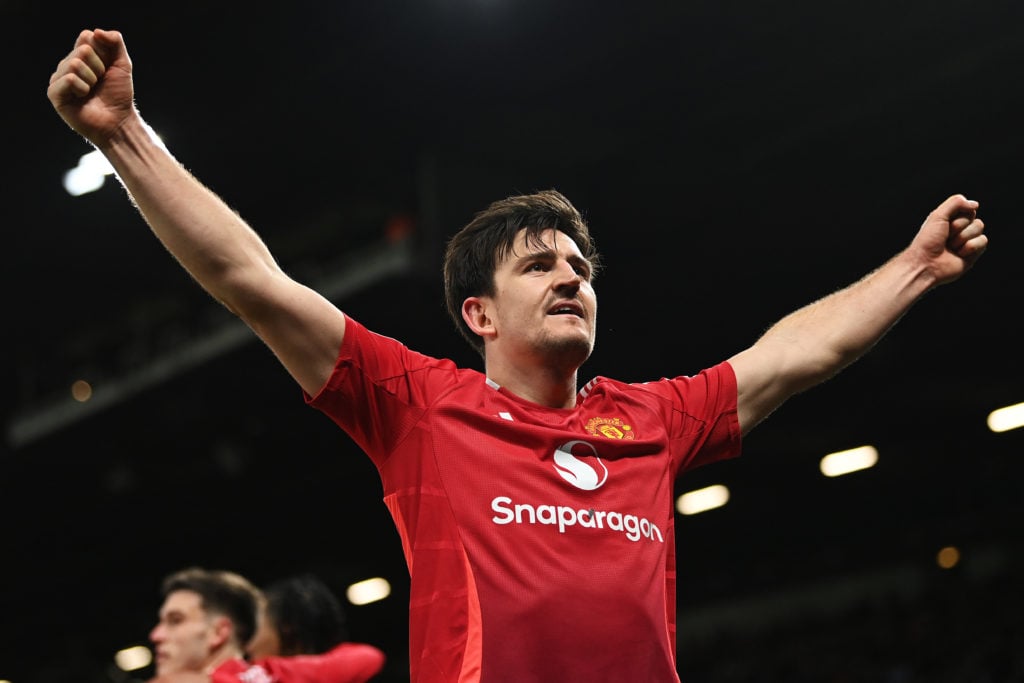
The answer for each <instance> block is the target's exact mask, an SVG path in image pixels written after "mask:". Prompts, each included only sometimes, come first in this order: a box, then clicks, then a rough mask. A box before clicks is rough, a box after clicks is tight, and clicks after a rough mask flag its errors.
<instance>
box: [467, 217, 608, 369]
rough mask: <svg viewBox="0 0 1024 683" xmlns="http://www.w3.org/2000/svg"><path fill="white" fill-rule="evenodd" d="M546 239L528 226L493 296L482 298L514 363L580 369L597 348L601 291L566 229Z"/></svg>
mask: <svg viewBox="0 0 1024 683" xmlns="http://www.w3.org/2000/svg"><path fill="white" fill-rule="evenodd" d="M542 241H543V244H527V242H526V231H525V230H522V231H520V232H519V235H518V236H517V238H516V244H515V247H514V249H513V250H512V251H511V252H510V253H509V255H508V256H507V257H506V258H505V259H504V260H503V261H502V262H501V263H499V264H498V267H497V269H496V270H495V274H494V282H495V295H494V296H493V297H481V299H480V301H481V302H482V304H483V306H484V308H485V311H486V320H487V322H488V323H489V325H491V326H492V331H493V334H494V336H493V340H492V341H493V342H494V343H492V344H491V347H489V348H488V353H489V354H490V353H492V351H494V350H497V351H498V352H499V353H500V354H502V355H504V356H506V357H507V358H509V359H511V360H512V361H513V362H526V363H530V362H534V363H538V362H539V363H542V364H546V365H552V364H553V365H555V366H557V367H560V368H565V369H568V368H570V367H571V368H572V370H575V369H577V368H578V367H579V366H580V365H582V364H583V362H584V361H585V360H586V359H587V358H588V357H589V356H590V353H591V351H593V349H594V340H595V335H596V329H597V326H596V323H597V296H596V295H595V293H594V288H593V285H592V284H591V282H590V278H591V269H590V264H589V263H588V262H587V260H586V259H584V258H583V255H582V253H581V252H580V250H579V247H577V246H576V243H575V242H573V241H572V240H571V239H570V238H569V237H567V236H566V235H565V234H564V233H562V232H559V231H557V230H549V231H547V232H545V233H543V234H542Z"/></svg>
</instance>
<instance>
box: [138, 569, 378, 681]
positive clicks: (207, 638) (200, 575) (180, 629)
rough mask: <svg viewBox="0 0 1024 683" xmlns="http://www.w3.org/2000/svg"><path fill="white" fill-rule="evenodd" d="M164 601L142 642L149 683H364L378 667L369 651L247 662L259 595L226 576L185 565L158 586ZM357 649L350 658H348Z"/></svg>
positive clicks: (235, 577)
mask: <svg viewBox="0 0 1024 683" xmlns="http://www.w3.org/2000/svg"><path fill="white" fill-rule="evenodd" d="M161 593H162V595H163V598H164V601H163V604H162V605H161V607H160V613H159V620H158V622H157V625H156V626H155V627H153V630H152V631H151V632H150V634H149V637H150V640H151V641H152V642H153V648H154V650H155V655H156V658H155V661H156V676H155V677H154V678H153V679H151V681H150V683H191V682H192V681H196V680H199V678H198V676H206V677H207V683H257V682H259V683H268V682H271V681H273V682H275V683H365V681H369V680H370V679H372V678H373V676H375V675H377V674H378V673H379V672H380V670H381V668H383V666H384V655H383V653H382V652H381V651H379V650H376V648H370V646H361V645H356V644H353V648H352V649H351V650H346V651H341V652H340V653H339V652H337V651H331V652H328V653H325V654H322V655H307V656H301V657H283V656H267V657H264V658H262V659H261V660H260V661H258V662H251V661H248V660H247V659H246V657H245V645H246V644H247V643H248V642H249V641H250V640H252V637H253V635H254V634H255V633H256V625H257V620H258V618H259V610H260V604H261V602H262V601H263V596H262V595H261V593H260V591H259V589H258V588H256V586H254V585H253V584H252V583H251V582H250V581H249V580H248V579H246V578H245V577H243V576H241V575H239V574H237V573H234V572H230V571H224V570H209V569H204V568H201V567H189V568H187V569H182V570H180V571H177V572H174V573H173V574H170V575H169V576H167V577H166V578H165V579H164V581H163V582H162V584H161ZM354 651H358V653H359V655H360V656H358V657H355V656H353V655H352V652H354Z"/></svg>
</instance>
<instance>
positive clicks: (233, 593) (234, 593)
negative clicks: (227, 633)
mask: <svg viewBox="0 0 1024 683" xmlns="http://www.w3.org/2000/svg"><path fill="white" fill-rule="evenodd" d="M182 590H183V591H192V592H193V593H196V594H197V595H199V599H200V604H201V605H202V607H203V609H204V610H206V611H207V612H210V613H212V614H220V615H223V616H226V617H227V618H228V619H230V620H231V623H232V624H234V626H235V629H234V630H235V639H236V640H237V641H238V644H239V645H240V646H243V647H244V646H245V644H246V643H248V642H249V640H250V639H251V638H252V637H253V635H254V634H255V633H256V619H257V615H258V611H259V604H260V600H261V599H262V598H261V594H260V590H259V589H258V588H256V586H254V585H253V584H252V583H250V581H249V580H248V579H246V578H245V577H244V576H242V575H240V574H236V573H235V572H231V571H226V570H223V569H203V568H202V567H188V568H186V569H181V570H179V571H176V572H174V573H173V574H169V575H168V576H167V577H166V578H164V580H163V583H161V585H160V594H161V596H162V597H164V598H167V596H168V595H170V594H171V593H173V592H175V591H182Z"/></svg>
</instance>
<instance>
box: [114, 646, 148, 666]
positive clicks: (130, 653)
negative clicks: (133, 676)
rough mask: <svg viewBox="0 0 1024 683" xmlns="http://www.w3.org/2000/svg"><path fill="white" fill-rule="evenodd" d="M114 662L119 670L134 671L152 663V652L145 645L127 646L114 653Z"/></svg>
mask: <svg viewBox="0 0 1024 683" xmlns="http://www.w3.org/2000/svg"><path fill="white" fill-rule="evenodd" d="M114 663H115V664H117V667H118V668H119V669H121V671H136V670H138V669H141V668H143V667H147V666H149V665H150V664H152V663H153V653H152V651H150V649H149V648H148V647H146V646H145V645H136V646H135V647H128V648H125V649H123V650H121V651H120V652H118V653H117V654H116V655H114Z"/></svg>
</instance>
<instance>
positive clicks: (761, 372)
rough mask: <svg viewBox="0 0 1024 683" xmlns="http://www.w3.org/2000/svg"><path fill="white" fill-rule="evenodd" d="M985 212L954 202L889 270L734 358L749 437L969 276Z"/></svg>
mask: <svg viewBox="0 0 1024 683" xmlns="http://www.w3.org/2000/svg"><path fill="white" fill-rule="evenodd" d="M977 208H978V203H977V202H975V201H971V200H968V199H967V198H966V197H964V196H963V195H959V194H956V195H953V196H951V197H949V198H948V199H946V201H944V202H942V204H940V205H939V206H938V207H936V208H935V210H933V211H932V212H931V213H930V214H928V217H927V218H926V219H925V221H924V223H923V224H922V225H921V228H920V230H918V232H917V235H915V237H914V239H913V240H912V241H911V243H910V245H909V246H907V248H906V249H904V250H903V251H901V252H900V253H899V254H897V255H896V256H894V257H893V258H892V259H890V260H889V261H888V262H887V263H885V265H883V266H882V267H880V268H878V269H877V270H875V271H873V272H871V273H869V274H868V275H866V276H865V277H863V278H861V279H860V280H858V281H857V282H855V283H854V284H852V285H850V286H848V287H846V288H844V289H841V290H839V291H837V292H834V293H833V294H830V295H828V296H826V297H824V298H822V299H819V300H818V301H815V302H814V303H812V304H809V305H807V306H805V307H803V308H801V309H798V310H797V311H795V312H793V313H790V314H789V315H788V316H786V317H785V318H783V319H782V320H780V321H778V322H777V323H775V324H774V325H773V326H772V327H770V328H769V329H768V331H767V332H765V333H764V334H763V335H762V336H761V338H760V339H758V340H757V341H756V342H755V343H754V345H753V346H751V347H750V348H748V349H745V350H744V351H741V352H740V353H738V354H736V355H735V356H733V357H732V358H730V359H729V362H730V364H731V365H732V367H733V370H734V371H735V373H736V381H737V385H738V389H739V420H740V427H741V429H742V430H743V432H744V433H747V432H749V431H750V430H751V429H752V428H753V427H755V426H756V425H757V424H758V423H759V422H761V420H763V419H764V418H765V417H767V416H768V415H769V414H770V413H771V412H772V411H773V410H775V409H776V408H778V407H779V406H780V405H782V403H783V402H784V401H785V400H786V399H788V398H789V397H790V396H793V395H794V394H797V393H799V392H801V391H804V390H805V389H808V388H810V387H812V386H814V385H816V384H819V383H820V382H823V381H825V380H826V379H828V378H830V377H832V376H833V375H835V374H836V373H838V372H839V371H840V370H842V369H843V368H845V367H846V366H847V365H849V364H850V363H852V362H853V361H855V360H857V359H858V358H860V357H861V356H862V355H863V354H864V353H866V352H867V351H868V350H869V349H870V348H871V347H872V346H873V345H874V344H875V343H876V342H877V341H878V340H879V339H881V338H882V336H883V335H885V333H886V332H887V331H888V330H889V329H890V328H891V327H892V326H893V325H894V324H896V322H897V321H898V320H899V319H900V318H901V317H902V316H903V314H904V313H906V312H907V311H908V310H909V309H910V308H911V306H913V305H914V303H915V302H917V301H918V300H919V299H920V298H921V297H922V296H923V295H924V294H925V293H926V292H927V291H929V290H930V289H932V288H934V287H937V286H939V285H942V284H945V283H947V282H952V281H953V280H956V279H957V278H959V277H960V276H961V275H963V274H964V273H965V272H967V270H968V269H970V268H971V266H973V265H974V263H975V261H977V259H978V257H980V256H981V254H982V253H983V252H984V251H985V248H986V247H987V246H988V237H987V236H986V235H985V234H984V229H985V225H984V223H982V221H981V219H979V218H978V217H977Z"/></svg>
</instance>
